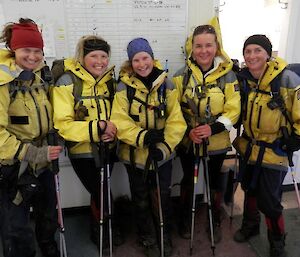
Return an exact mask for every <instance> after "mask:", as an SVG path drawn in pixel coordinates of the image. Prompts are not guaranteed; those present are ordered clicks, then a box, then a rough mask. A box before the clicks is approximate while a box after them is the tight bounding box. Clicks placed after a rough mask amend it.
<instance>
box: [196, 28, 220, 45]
mask: <svg viewBox="0 0 300 257" xmlns="http://www.w3.org/2000/svg"><path fill="white" fill-rule="evenodd" d="M200 34H213V35H215V39H216V43H218V40H217V33H216V30H215V28H214V27H213V26H211V25H200V26H198V27H196V28H195V29H194V32H193V37H192V43H193V42H194V38H195V37H196V36H198V35H200Z"/></svg>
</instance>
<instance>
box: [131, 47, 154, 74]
mask: <svg viewBox="0 0 300 257" xmlns="http://www.w3.org/2000/svg"><path fill="white" fill-rule="evenodd" d="M131 63H132V68H133V71H134V72H135V73H136V74H138V75H139V76H141V77H144V78H145V77H147V76H148V75H149V74H150V73H151V71H152V70H153V66H154V61H153V59H152V57H151V55H150V54H148V53H146V52H139V53H137V54H135V55H134V56H133V58H132V61H131Z"/></svg>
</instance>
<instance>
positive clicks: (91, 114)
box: [51, 58, 115, 158]
mask: <svg viewBox="0 0 300 257" xmlns="http://www.w3.org/2000/svg"><path fill="white" fill-rule="evenodd" d="M64 66H65V71H66V72H67V71H68V72H72V73H73V74H75V76H77V77H78V78H79V79H81V81H82V93H81V96H80V97H79V99H75V97H74V92H75V90H77V89H74V85H73V81H72V78H71V76H70V75H69V74H68V73H65V74H64V75H62V76H61V77H60V78H59V79H58V80H57V82H56V83H55V87H53V89H51V101H52V104H53V111H54V113H53V121H54V126H55V128H56V129H58V130H59V134H60V135H61V136H62V137H63V138H64V139H65V140H66V141H67V145H68V150H69V155H70V158H86V157H88V158H92V157H93V156H92V149H91V142H99V141H100V138H99V135H98V126H97V124H98V122H99V120H109V118H110V115H111V99H110V98H111V97H112V96H110V92H111V91H110V90H109V89H108V84H111V83H112V82H113V83H115V82H114V78H113V67H112V68H110V69H109V70H107V71H106V72H105V74H104V75H103V76H102V77H101V78H100V79H98V80H95V78H94V77H93V76H92V75H91V74H90V73H89V72H88V71H87V70H86V69H84V68H83V67H82V66H81V64H80V63H78V62H75V61H74V59H71V58H70V59H66V60H65V61H64ZM81 104H82V105H83V106H85V107H86V108H87V112H88V114H87V116H85V117H84V118H83V120H76V118H75V113H76V111H77V109H78V108H79V106H80V105H81Z"/></svg>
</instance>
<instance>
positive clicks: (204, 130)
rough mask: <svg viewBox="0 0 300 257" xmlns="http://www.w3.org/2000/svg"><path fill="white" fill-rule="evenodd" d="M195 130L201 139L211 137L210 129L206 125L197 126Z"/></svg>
mask: <svg viewBox="0 0 300 257" xmlns="http://www.w3.org/2000/svg"><path fill="white" fill-rule="evenodd" d="M197 130H198V132H199V134H200V138H201V139H203V138H208V137H210V136H211V128H210V126H209V125H208V124H205V125H200V126H198V127H197Z"/></svg>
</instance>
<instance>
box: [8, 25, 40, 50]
mask: <svg viewBox="0 0 300 257" xmlns="http://www.w3.org/2000/svg"><path fill="white" fill-rule="evenodd" d="M26 47H33V48H39V49H43V47H44V42H43V38H42V34H41V32H40V31H39V29H38V27H37V25H36V24H35V23H15V24H14V25H13V26H12V36H11V40H10V43H9V48H10V49H11V50H13V51H14V50H16V49H18V48H26Z"/></svg>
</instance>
